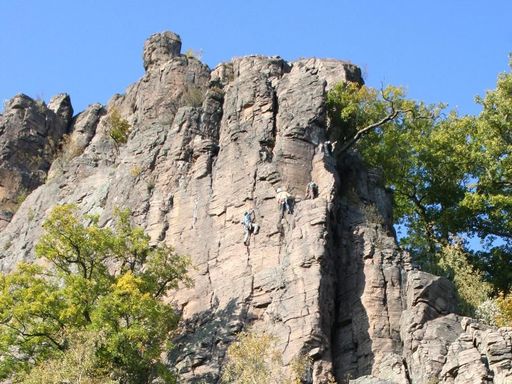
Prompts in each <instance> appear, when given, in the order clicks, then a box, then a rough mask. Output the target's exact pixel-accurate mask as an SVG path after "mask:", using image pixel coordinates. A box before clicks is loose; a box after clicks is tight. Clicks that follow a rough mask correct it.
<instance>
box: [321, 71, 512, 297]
mask: <svg viewBox="0 0 512 384" xmlns="http://www.w3.org/2000/svg"><path fill="white" fill-rule="evenodd" d="M511 94H512V75H511V74H510V73H509V74H503V75H501V76H500V77H499V79H498V84H497V88H496V90H494V91H490V92H488V93H487V95H486V96H485V98H482V99H479V102H480V103H481V104H482V106H483V111H482V113H481V114H480V116H478V117H470V116H465V117H460V116H458V115H457V114H455V113H453V112H451V113H447V114H446V113H443V109H444V106H443V105H425V104H423V103H419V102H415V101H412V100H407V99H406V98H405V97H404V92H403V90H401V89H400V88H395V87H388V88H386V89H384V90H382V91H380V92H377V91H376V90H372V89H368V88H367V87H364V86H360V85H358V84H352V83H346V84H339V85H338V86H336V87H334V88H333V89H332V90H331V91H330V92H329V93H328V96H327V99H328V105H329V116H330V121H331V128H330V130H329V132H330V136H329V138H330V139H331V141H338V143H337V145H336V148H340V149H339V150H338V153H336V155H337V156H340V155H343V154H344V151H346V150H348V149H350V148H353V149H355V150H357V151H358V152H359V153H361V154H362V155H363V157H364V159H365V160H366V162H367V163H368V164H369V165H370V166H372V167H378V168H380V169H382V171H383V174H384V179H385V182H386V185H387V187H388V188H390V189H391V190H392V191H393V192H394V194H393V196H394V214H395V217H394V221H395V224H397V225H401V226H402V228H405V229H406V233H405V235H404V236H403V237H402V238H401V239H400V244H401V245H402V247H403V248H405V249H407V250H408V251H409V252H410V253H411V254H412V255H413V259H414V261H415V262H416V264H419V265H420V266H421V267H422V268H423V269H425V270H427V271H431V272H434V273H439V272H442V268H440V265H439V263H440V259H441V257H442V252H443V249H446V248H445V247H447V246H449V245H453V235H456V236H459V237H460V236H464V235H475V236H477V237H479V238H481V239H482V241H483V245H484V249H483V250H481V251H479V252H472V251H471V250H470V249H469V248H468V246H467V245H464V248H465V249H464V251H465V252H466V253H467V254H468V259H469V261H470V263H471V264H472V265H473V266H475V267H476V268H477V269H479V270H483V271H484V272H485V275H484V277H485V279H487V280H488V281H490V282H491V283H492V284H493V288H494V290H495V291H497V290H503V291H506V292H507V291H509V290H510V288H511V284H512V283H511V282H512V263H511V262H510V260H511V259H512V235H511V233H512V214H511V211H512V193H511V192H512V182H511V180H512V160H511V150H512V134H511V131H510V126H511V123H512V121H511V120H512V97H511V96H510V95H511ZM363 138H364V140H363ZM475 270H476V269H475Z"/></svg>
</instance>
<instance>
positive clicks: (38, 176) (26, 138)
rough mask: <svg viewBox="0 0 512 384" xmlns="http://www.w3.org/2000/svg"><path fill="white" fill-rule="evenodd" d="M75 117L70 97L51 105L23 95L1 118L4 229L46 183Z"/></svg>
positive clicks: (0, 219) (0, 222) (56, 99)
mask: <svg viewBox="0 0 512 384" xmlns="http://www.w3.org/2000/svg"><path fill="white" fill-rule="evenodd" d="M72 115H73V108H72V107H71V101H70V99H69V96H68V95H64V94H62V95H58V96H56V97H54V98H53V99H52V100H51V101H50V103H49V104H48V106H46V105H45V104H44V103H43V102H37V101H35V100H32V99H31V98H30V97H28V96H26V95H23V94H19V95H17V96H15V97H14V98H12V99H11V100H9V101H8V102H7V103H6V105H5V110H4V113H3V115H0V229H3V228H4V227H5V226H6V225H7V223H8V222H9V221H10V220H11V218H12V216H13V214H14V212H16V209H17V208H18V206H19V205H20V204H21V203H22V201H23V200H24V199H25V198H26V197H27V195H28V194H29V193H30V192H31V191H32V190H34V189H35V188H36V187H38V186H39V185H41V184H43V183H44V181H45V179H46V176H47V172H48V169H49V168H50V165H51V163H52V162H53V160H54V159H55V157H56V155H57V151H58V147H59V143H60V141H61V139H62V137H63V135H64V134H65V133H66V132H67V129H68V125H69V123H70V121H71V117H72Z"/></svg>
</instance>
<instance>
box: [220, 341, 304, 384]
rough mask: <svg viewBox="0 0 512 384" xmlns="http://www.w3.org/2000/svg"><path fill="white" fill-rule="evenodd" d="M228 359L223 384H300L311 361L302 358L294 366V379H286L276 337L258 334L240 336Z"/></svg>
mask: <svg viewBox="0 0 512 384" xmlns="http://www.w3.org/2000/svg"><path fill="white" fill-rule="evenodd" d="M227 357H228V360H227V363H226V365H225V366H224V372H223V375H222V382H223V383H237V384H253V383H271V384H300V383H301V382H302V379H303V377H304V376H305V374H306V373H307V372H309V368H310V364H311V363H310V360H309V358H308V357H306V356H304V355H299V356H298V357H297V358H295V359H294V360H293V361H292V362H291V364H290V368H291V377H287V376H286V374H285V372H284V370H283V361H282V357H281V353H280V352H279V350H278V349H277V347H276V339H275V337H273V336H271V335H269V334H266V333H256V332H241V333H240V334H239V335H238V337H237V339H236V341H235V342H234V343H233V344H231V346H230V347H229V348H228V351H227Z"/></svg>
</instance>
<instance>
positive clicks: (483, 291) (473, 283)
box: [439, 244, 492, 316]
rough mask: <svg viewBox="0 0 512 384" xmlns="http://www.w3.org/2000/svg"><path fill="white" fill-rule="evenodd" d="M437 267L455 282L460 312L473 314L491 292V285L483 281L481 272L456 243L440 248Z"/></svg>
mask: <svg viewBox="0 0 512 384" xmlns="http://www.w3.org/2000/svg"><path fill="white" fill-rule="evenodd" d="M439 268H440V269H441V272H442V274H443V275H444V276H446V277H447V278H449V279H450V280H451V281H453V283H454V284H455V289H456V291H457V295H458V297H459V300H460V308H459V309H460V312H461V313H462V314H463V315H467V316H474V315H475V311H476V309H477V308H478V307H479V306H480V305H481V304H482V303H484V302H485V301H486V300H488V299H489V297H490V294H491V292H492V286H491V284H489V283H488V282H486V281H484V276H483V273H482V272H481V271H479V270H477V269H476V268H475V267H473V266H472V265H471V263H470V262H469V259H468V255H467V254H466V253H465V252H464V250H463V249H462V247H461V246H460V245H458V244H455V245H447V246H444V247H443V248H442V249H441V252H440V258H439Z"/></svg>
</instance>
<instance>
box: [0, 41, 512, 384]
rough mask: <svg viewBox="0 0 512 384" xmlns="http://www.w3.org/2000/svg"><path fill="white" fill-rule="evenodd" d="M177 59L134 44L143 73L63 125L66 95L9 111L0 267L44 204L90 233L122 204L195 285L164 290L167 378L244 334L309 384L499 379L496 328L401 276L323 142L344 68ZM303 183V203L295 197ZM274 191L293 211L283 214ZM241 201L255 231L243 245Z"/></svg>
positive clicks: (204, 373)
mask: <svg viewBox="0 0 512 384" xmlns="http://www.w3.org/2000/svg"><path fill="white" fill-rule="evenodd" d="M180 51H181V39H180V37H179V36H178V35H176V34H174V33H171V32H164V33H160V34H155V35H153V36H151V37H150V38H149V39H148V41H147V42H146V43H145V45H144V54H143V58H144V68H145V74H144V75H143V77H142V78H141V79H140V80H139V81H138V82H136V83H135V84H133V85H132V86H130V87H129V88H128V89H127V90H126V93H125V94H123V95H115V96H114V97H113V98H112V99H111V100H110V102H109V103H108V105H107V106H101V105H99V104H96V105H92V106H90V107H89V108H88V109H86V110H85V111H83V112H81V113H79V114H78V115H76V116H74V117H72V108H71V103H70V101H69V98H68V97H67V96H58V97H57V98H55V99H54V100H53V101H52V102H50V104H49V105H48V106H45V105H44V104H42V103H37V102H35V101H33V100H31V99H29V98H28V97H26V96H23V95H19V96H16V97H15V98H14V99H12V100H11V101H10V102H9V103H8V105H7V107H6V109H5V112H4V114H3V115H2V116H0V146H1V147H0V148H1V149H0V154H1V155H2V163H1V167H0V168H1V169H0V172H1V175H2V177H1V179H0V180H1V182H0V192H1V195H0V199H1V200H0V209H1V211H2V216H1V219H2V220H3V221H2V225H1V227H0V228H1V232H0V251H1V255H2V258H1V260H0V265H1V268H2V270H3V271H9V270H10V269H12V268H13V267H14V265H15V264H16V262H18V261H20V260H32V259H33V246H34V243H35V242H36V241H37V239H38V237H39V235H40V233H41V230H40V225H41V222H42V220H43V219H44V217H45V215H46V214H47V213H48V212H49V210H50V209H51V208H52V207H53V206H54V205H55V204H59V203H66V202H72V203H76V204H78V206H79V207H80V209H81V210H82V211H83V212H84V213H85V212H88V213H97V214H99V215H100V217H101V221H102V223H104V224H105V225H108V224H109V223H110V218H111V214H112V211H113V209H114V208H115V207H129V208H130V209H131V210H132V212H133V216H134V220H135V221H136V223H137V224H139V225H141V226H142V227H144V228H145V230H146V231H147V232H148V233H149V234H150V235H151V237H152V240H153V241H154V242H164V243H166V244H169V245H172V246H174V247H175V248H176V249H177V250H178V251H179V252H181V253H184V254H188V255H190V257H191V258H192V260H193V263H194V265H195V269H194V270H193V271H192V275H193V279H194V282H195V283H194V286H193V287H192V288H184V289H180V290H179V291H178V292H176V294H175V295H174V296H173V297H172V298H170V299H172V300H173V302H174V303H175V304H176V306H177V307H178V308H179V309H180V310H181V312H182V318H183V320H182V323H183V327H182V330H183V332H182V334H181V335H180V336H178V337H177V339H176V340H175V344H176V349H175V350H173V351H172V352H171V353H170V354H169V356H168V360H169V363H170V364H172V365H173V366H174V367H175V368H176V371H177V372H178V373H179V375H180V382H183V383H200V382H206V383H217V382H218V381H219V375H220V373H221V369H222V365H223V362H224V359H225V351H226V348H227V346H228V345H229V344H230V343H231V342H232V341H233V340H234V338H235V337H236V334H237V333H238V332H239V331H241V330H242V329H245V328H246V327H248V326H252V328H253V329H255V330H264V331H265V332H268V333H271V334H273V335H275V336H276V338H277V340H278V348H279V350H280V351H281V352H282V355H283V364H284V365H285V367H284V369H289V367H288V365H289V364H290V362H291V361H293V359H294V357H296V356H297V355H299V354H306V355H308V356H309V357H310V359H311V367H310V368H309V370H308V372H307V375H305V376H304V382H308V383H315V384H316V383H326V382H327V380H328V379H329V377H330V376H332V377H334V378H335V379H336V381H337V382H338V383H344V382H347V381H348V380H351V379H352V380H353V382H354V383H399V384H405V383H414V384H416V383H421V384H426V383H434V382H439V383H510V382H511V381H510V380H511V377H512V372H511V357H512V347H511V331H510V330H507V329H500V330H497V329H493V328H490V327H486V326H484V325H481V324H479V323H477V322H475V321H474V320H471V319H468V318H462V317H460V316H458V315H456V314H455V310H456V306H455V303H456V301H455V295H454V293H453V289H452V286H451V284H450V283H449V282H448V281H447V280H446V279H443V278H438V277H435V276H432V275H429V274H427V273H424V272H421V271H415V270H412V269H411V268H410V265H409V262H408V259H407V255H404V254H402V253H401V252H400V251H399V249H398V248H397V246H396V242H395V237H394V231H393V228H392V222H391V217H392V212H391V204H390V196H389V193H388V192H387V191H386V190H385V189H384V187H383V185H382V181H381V179H380V177H379V174H378V172H376V171H373V170H368V169H366V168H365V166H364V165H363V164H362V162H361V161H360V160H359V158H358V156H357V154H351V155H349V156H346V157H345V158H344V159H335V158H334V157H333V156H332V155H331V154H330V153H329V152H328V151H326V150H325V147H324V145H323V144H324V143H325V141H326V140H328V137H329V125H328V121H327V116H326V101H325V99H326V92H327V91H328V89H329V88H330V87H332V86H333V85H334V84H335V83H337V82H339V81H359V82H360V81H362V80H361V75H360V70H359V69H358V68H357V67H356V66H354V65H352V64H349V63H346V62H343V61H338V60H322V59H304V60H298V61H295V62H291V63H290V62H286V61H285V60H283V59H281V58H279V57H262V56H247V57H240V58H235V59H233V60H232V61H230V62H228V63H224V64H221V65H219V66H218V67H217V68H215V69H214V70H213V71H212V70H210V69H209V68H208V67H207V66H206V65H204V64H202V63H201V62H200V61H199V60H197V59H196V58H194V57H190V56H187V55H183V54H181V52H180ZM114 110H115V111H116V112H117V113H119V115H120V116H121V117H122V118H123V119H126V120H127V121H128V122H129V124H130V126H131V130H130V132H129V136H128V138H127V142H126V144H122V145H118V143H116V142H115V141H113V140H112V138H111V137H110V136H109V133H108V113H111V112H112V111H114ZM311 180H314V181H315V182H316V183H317V184H318V187H319V196H318V197H317V198H316V199H313V200H305V199H304V193H305V189H306V185H307V184H308V182H309V181H311ZM279 187H280V188H286V189H287V190H288V192H290V193H291V194H292V195H294V196H295V201H296V203H295V206H294V212H293V213H292V214H286V215H285V216H284V218H283V219H282V220H281V219H280V213H279V211H278V209H277V204H276V200H275V194H276V190H277V188H279ZM21 191H23V194H24V195H23V196H22V197H23V199H21V198H19V199H17V196H19V195H20V193H21ZM250 208H253V209H254V210H255V213H256V221H257V222H258V223H259V224H260V227H261V229H260V232H259V233H258V234H257V235H256V236H254V237H253V238H252V239H251V244H250V245H249V246H245V245H244V244H243V241H242V239H243V230H242V226H241V225H240V220H241V218H242V215H243V212H244V211H246V210H247V209H250ZM436 380H437V381H436Z"/></svg>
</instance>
